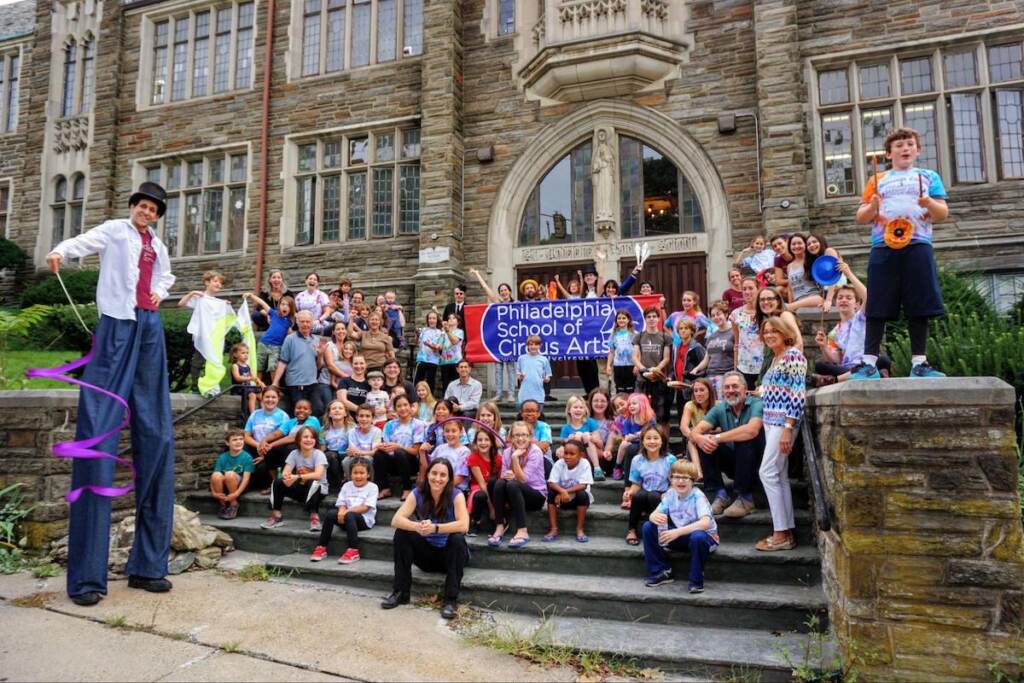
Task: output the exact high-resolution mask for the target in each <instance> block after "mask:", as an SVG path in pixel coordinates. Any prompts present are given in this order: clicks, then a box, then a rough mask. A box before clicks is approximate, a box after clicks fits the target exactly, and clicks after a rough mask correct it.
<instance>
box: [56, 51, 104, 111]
mask: <svg viewBox="0 0 1024 683" xmlns="http://www.w3.org/2000/svg"><path fill="white" fill-rule="evenodd" d="M96 42H97V41H96V36H95V35H94V34H93V32H92V31H86V32H85V33H84V34H82V35H81V36H73V35H72V36H67V37H66V38H65V39H64V44H63V46H62V47H61V54H62V55H63V56H64V59H63V61H62V62H61V76H60V82H61V97H60V101H59V103H58V107H57V109H58V111H59V112H60V115H59V116H58V118H61V119H69V118H73V117H75V116H78V115H81V114H88V113H90V112H91V111H92V106H93V100H94V98H95V93H96ZM72 50H74V54H75V58H74V61H73V62H69V61H68V56H69V54H70V53H71V51H72ZM69 65H71V66H73V71H72V72H71V73H70V74H69V73H68V66H69ZM69 75H70V82H69Z"/></svg>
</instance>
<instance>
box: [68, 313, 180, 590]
mask: <svg viewBox="0 0 1024 683" xmlns="http://www.w3.org/2000/svg"><path fill="white" fill-rule="evenodd" d="M135 318H136V319H135V320H117V319H115V318H111V317H109V316H102V317H101V318H100V321H99V324H98V325H97V326H96V333H95V337H96V340H95V348H96V357H95V358H94V359H93V360H92V362H91V363H89V365H87V366H86V368H85V373H84V374H83V375H82V379H83V380H85V381H86V382H89V383H91V384H95V385H96V386H99V387H103V388H104V389H107V390H109V391H112V392H113V393H115V394H117V395H118V396H121V397H122V398H124V399H125V400H126V401H127V402H128V405H129V406H130V407H131V442H132V454H133V455H132V460H133V462H134V464H135V491H134V494H135V542H134V544H133V545H132V550H131V554H130V555H129V556H128V565H127V567H126V568H125V573H127V574H129V575H132V576H143V577H147V578H152V579H158V578H162V577H164V576H165V575H166V574H167V555H168V553H169V551H170V549H171V526H172V523H173V519H174V427H173V424H172V422H171V396H170V391H169V389H168V384H167V353H166V350H165V348H164V329H163V325H162V323H161V322H160V315H159V314H158V313H156V312H155V311H145V310H140V309H135ZM123 417H124V413H123V412H122V408H121V406H120V405H119V404H117V403H116V402H115V401H113V400H112V399H110V398H108V397H106V396H102V395H100V394H98V393H96V392H95V391H90V390H87V389H82V391H81V392H80V393H79V396H78V421H77V426H76V429H75V438H76V439H87V438H89V437H90V436H93V435H95V434H99V433H101V432H105V431H108V430H110V429H113V428H114V427H115V426H116V425H117V423H118V422H120V421H121V420H122V419H123ZM96 448H97V449H98V450H103V451H105V452H107V453H110V454H114V453H116V451H117V437H116V436H112V437H110V438H109V439H107V440H106V441H104V442H102V443H100V444H97V446H96ZM114 466H115V464H114V461H113V460H105V459H104V460H101V459H91V460H83V459H76V460H74V461H73V463H72V466H71V487H72V488H78V487H79V486H86V485H89V484H92V485H95V486H110V485H111V484H112V483H113V480H114ZM110 507H111V501H110V498H107V497H105V496H98V495H95V494H94V493H92V492H91V491H85V492H83V493H82V496H81V497H80V498H79V499H78V500H77V501H75V502H74V503H72V504H71V510H70V523H69V535H70V538H69V540H68V582H67V590H68V595H81V594H83V593H93V592H95V593H102V594H106V592H107V554H108V552H109V545H110Z"/></svg>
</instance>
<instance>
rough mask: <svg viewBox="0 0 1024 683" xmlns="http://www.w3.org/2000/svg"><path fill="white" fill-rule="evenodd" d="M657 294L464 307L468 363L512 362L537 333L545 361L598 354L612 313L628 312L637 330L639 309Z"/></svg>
mask: <svg viewBox="0 0 1024 683" xmlns="http://www.w3.org/2000/svg"><path fill="white" fill-rule="evenodd" d="M660 299H661V296H660V295H658V294H653V295H649V296H616V297H599V298H595V299H553V300H545V301H514V302H511V303H498V304H475V305H468V306H466V358H467V359H468V360H469V361H470V362H473V363H494V362H505V361H514V360H516V359H517V358H519V356H521V355H522V354H524V353H526V338H527V337H529V336H530V335H532V334H536V335H539V336H540V338H541V340H542V343H541V347H540V352H541V353H542V354H544V355H545V356H547V357H548V358H549V359H550V360H576V359H580V358H603V357H605V356H607V355H608V340H609V339H610V338H611V335H612V331H613V330H614V328H615V315H616V314H617V313H618V312H619V311H627V312H628V313H629V315H630V317H631V318H632V319H633V324H634V325H635V329H636V330H637V331H639V330H641V329H643V310H644V308H647V307H648V306H657V305H658V301H659V300H660Z"/></svg>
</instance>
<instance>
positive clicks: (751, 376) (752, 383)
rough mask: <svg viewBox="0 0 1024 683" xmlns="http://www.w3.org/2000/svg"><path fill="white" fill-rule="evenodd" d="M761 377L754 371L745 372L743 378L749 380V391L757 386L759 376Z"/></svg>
mask: <svg viewBox="0 0 1024 683" xmlns="http://www.w3.org/2000/svg"><path fill="white" fill-rule="evenodd" d="M758 377H760V375H758V374H757V373H756V372H754V373H746V372H744V373H743V379H745V380H747V391H753V390H754V389H755V388H756V387H757V378H758Z"/></svg>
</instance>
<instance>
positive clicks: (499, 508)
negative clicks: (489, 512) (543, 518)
mask: <svg viewBox="0 0 1024 683" xmlns="http://www.w3.org/2000/svg"><path fill="white" fill-rule="evenodd" d="M493 499H494V514H495V515H496V516H497V519H496V520H495V521H496V522H498V524H505V525H507V524H508V523H509V514H508V513H509V511H511V513H512V519H513V524H512V527H513V531H518V530H519V529H524V528H526V511H527V510H530V511H535V510H540V509H541V508H542V507H544V494H542V493H540V492H539V491H535V490H533V489H532V488H530V487H529V486H528V485H527V484H526V482H522V481H519V480H518V479H498V480H497V481H496V482H495V483H494V495H493Z"/></svg>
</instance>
